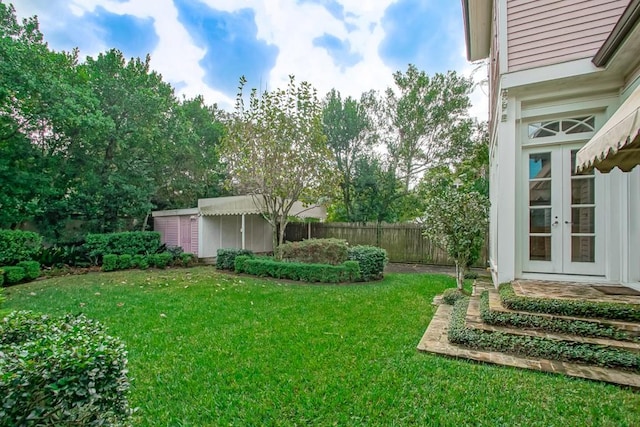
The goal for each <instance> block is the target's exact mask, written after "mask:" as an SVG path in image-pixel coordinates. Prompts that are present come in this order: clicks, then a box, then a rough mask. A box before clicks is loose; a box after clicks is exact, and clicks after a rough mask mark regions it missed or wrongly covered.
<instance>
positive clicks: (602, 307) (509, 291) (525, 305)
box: [500, 283, 640, 322]
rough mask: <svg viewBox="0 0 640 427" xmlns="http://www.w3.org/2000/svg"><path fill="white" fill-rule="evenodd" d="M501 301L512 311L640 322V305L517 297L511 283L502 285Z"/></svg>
mask: <svg viewBox="0 0 640 427" xmlns="http://www.w3.org/2000/svg"><path fill="white" fill-rule="evenodd" d="M500 299H501V300H502V305H503V306H504V307H506V308H508V309H510V310H517V311H530V312H534V313H549V314H559V315H562V316H577V317H600V318H603V319H615V320H630V321H632V322H638V321H640V304H624V303H615V302H597V301H580V300H560V299H548V298H533V297H525V296H519V295H517V294H516V293H515V291H514V290H513V287H512V286H511V284H509V283H504V284H502V285H500Z"/></svg>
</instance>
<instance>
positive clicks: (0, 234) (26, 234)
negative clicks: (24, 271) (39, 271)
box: [0, 230, 42, 265]
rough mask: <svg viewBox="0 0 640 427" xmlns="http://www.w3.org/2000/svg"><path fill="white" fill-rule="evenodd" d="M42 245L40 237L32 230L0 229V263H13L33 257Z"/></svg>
mask: <svg viewBox="0 0 640 427" xmlns="http://www.w3.org/2000/svg"><path fill="white" fill-rule="evenodd" d="M41 247H42V237H40V235H38V234H37V233H34V232H32V231H22V230H0V265H14V264H17V263H18V262H20V261H29V260H32V259H34V258H35V257H36V256H37V254H38V252H39V251H40V249H41Z"/></svg>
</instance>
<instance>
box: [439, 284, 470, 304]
mask: <svg viewBox="0 0 640 427" xmlns="http://www.w3.org/2000/svg"><path fill="white" fill-rule="evenodd" d="M465 297H466V295H465V294H464V293H463V292H462V291H461V290H460V289H458V288H449V289H445V290H444V292H443V293H442V302H444V303H445V304H448V305H454V304H455V303H456V301H458V300H459V299H462V298H465Z"/></svg>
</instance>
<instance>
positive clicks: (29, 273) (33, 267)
mask: <svg viewBox="0 0 640 427" xmlns="http://www.w3.org/2000/svg"><path fill="white" fill-rule="evenodd" d="M16 266H18V267H22V268H24V273H25V276H24V277H25V279H27V280H35V279H37V278H38V277H40V263H39V262H38V261H21V262H19V263H18V264H16Z"/></svg>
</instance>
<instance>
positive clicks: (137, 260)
mask: <svg viewBox="0 0 640 427" xmlns="http://www.w3.org/2000/svg"><path fill="white" fill-rule="evenodd" d="M131 267H133V268H139V269H140V270H146V269H147V268H149V258H148V257H147V256H145V255H134V256H133V257H131Z"/></svg>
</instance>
